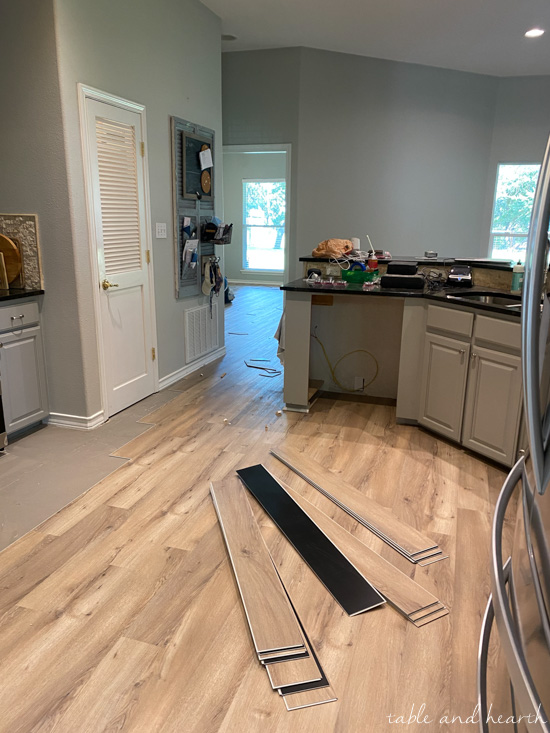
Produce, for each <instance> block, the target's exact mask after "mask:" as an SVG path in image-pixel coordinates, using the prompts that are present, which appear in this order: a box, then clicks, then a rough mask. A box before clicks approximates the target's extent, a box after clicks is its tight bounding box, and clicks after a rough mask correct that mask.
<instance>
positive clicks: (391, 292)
mask: <svg viewBox="0 0 550 733" xmlns="http://www.w3.org/2000/svg"><path fill="white" fill-rule="evenodd" d="M336 282H341V281H338V280H336ZM281 290H286V291H289V292H295V293H311V294H312V295H315V294H316V293H324V294H327V293H328V294H331V295H363V296H378V297H383V298H427V299H429V300H437V301H439V302H444V303H450V304H452V305H460V306H464V307H466V308H480V309H481V310H485V311H493V312H494V313H501V314H502V313H506V314H508V315H511V316H515V317H517V318H519V317H520V315H521V309H520V308H506V307H505V306H499V305H493V304H489V303H479V302H477V301H474V302H472V301H468V300H456V296H457V295H458V296H460V295H462V294H464V293H465V292H471V293H487V294H488V293H493V294H496V293H498V294H502V295H507V296H510V293H507V292H505V291H499V290H495V289H494V288H478V287H473V288H471V289H470V288H442V289H441V290H436V291H434V290H428V289H427V288H425V289H424V290H402V289H399V288H381V287H380V284H379V283H378V284H376V285H372V286H370V287H368V288H365V289H363V283H348V284H347V287H334V286H329V285H313V284H310V283H307V282H305V280H303V279H299V280H292V282H289V283H286V284H285V285H282V286H281ZM511 297H514V296H511ZM518 301H519V298H518Z"/></svg>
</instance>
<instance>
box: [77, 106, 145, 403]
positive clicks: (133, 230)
mask: <svg viewBox="0 0 550 733" xmlns="http://www.w3.org/2000/svg"><path fill="white" fill-rule="evenodd" d="M85 105H86V110H85V112H86V115H85V116H86V138H87V140H86V142H87V146H86V147H87V150H88V158H89V160H88V176H89V178H90V180H89V181H88V183H89V186H88V189H89V193H90V197H89V198H90V204H91V212H90V218H91V219H92V221H91V222H90V223H91V225H92V226H91V229H92V233H93V239H94V244H95V249H96V250H97V273H98V280H99V282H98V288H99V313H98V317H99V320H100V328H99V333H100V340H101V343H100V351H101V352H102V361H103V364H102V372H103V379H104V395H105V401H106V403H107V404H106V405H105V406H104V409H105V410H106V413H107V415H106V416H107V417H108V416H109V415H113V414H114V413H116V412H119V411H120V410H123V409H124V408H125V407H128V406H129V405H132V404H134V403H135V402H138V401H139V400H141V399H143V398H144V397H147V395H150V394H151V393H152V392H154V391H155V384H156V380H155V372H154V368H153V361H154V358H155V350H154V342H153V338H154V332H153V308H152V292H151V290H152V284H151V281H150V278H149V273H148V267H149V263H150V254H149V250H148V245H147V240H148V218H149V217H148V212H147V196H146V175H145V161H144V143H143V142H142V141H143V140H144V135H143V117H142V114H140V112H139V111H134V110H131V109H124V108H121V107H119V106H116V105H113V104H109V103H106V102H103V101H98V100H97V99H90V98H88V97H86V98H85Z"/></svg>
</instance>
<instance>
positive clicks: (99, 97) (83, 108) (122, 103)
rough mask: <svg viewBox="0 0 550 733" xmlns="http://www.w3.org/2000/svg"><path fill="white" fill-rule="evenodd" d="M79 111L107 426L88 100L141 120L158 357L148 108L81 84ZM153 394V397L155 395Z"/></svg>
mask: <svg viewBox="0 0 550 733" xmlns="http://www.w3.org/2000/svg"><path fill="white" fill-rule="evenodd" d="M77 87H78V109H79V113H80V141H81V145H82V162H83V166H84V190H85V199H86V216H87V223H88V252H89V256H90V264H91V270H92V282H93V287H92V292H93V301H94V315H95V330H96V343H97V354H98V359H99V377H100V389H101V409H102V411H103V421H104V422H105V421H106V420H107V419H108V418H109V417H110V415H109V411H108V404H109V402H108V399H107V375H106V369H105V350H104V346H103V326H102V321H101V302H100V299H99V298H100V291H99V288H100V285H99V267H98V262H97V246H96V235H97V232H96V227H95V216H94V199H93V191H92V186H91V185H90V182H91V180H92V157H91V151H90V147H89V144H88V136H87V129H88V109H87V105H86V102H87V100H88V99H91V100H94V101H96V102H104V103H105V104H109V105H111V106H113V107H119V108H120V109H125V110H128V111H130V112H135V113H136V114H138V115H139V116H140V120H141V132H142V136H143V142H144V143H145V146H144V147H145V151H144V156H143V189H144V198H145V212H144V215H145V231H144V237H145V248H146V249H148V250H149V252H150V253H151V254H150V258H151V262H150V263H149V265H148V267H147V277H148V280H149V306H150V309H149V310H150V312H149V317H150V319H151V346H153V347H154V348H155V350H156V353H157V355H158V345H157V319H156V314H155V287H154V285H155V283H154V270H153V247H152V231H151V201H150V193H149V164H148V145H147V126H146V116H145V106H144V105H142V104H139V103H138V102H132V101H130V100H129V99H123V98H122V97H116V96H115V95H113V94H109V93H108V92H103V91H101V90H100V89H95V88H94V87H90V86H88V85H86V84H82V83H80V82H79V83H78V84H77ZM152 369H153V381H154V392H158V391H159V372H158V358H157V359H155V360H154V361H153V362H152ZM154 392H153V393H154Z"/></svg>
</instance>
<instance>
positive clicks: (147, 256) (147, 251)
mask: <svg viewBox="0 0 550 733" xmlns="http://www.w3.org/2000/svg"><path fill="white" fill-rule="evenodd" d="M145 262H147V264H148V265H150V264H151V252H150V251H149V250H148V249H146V250H145Z"/></svg>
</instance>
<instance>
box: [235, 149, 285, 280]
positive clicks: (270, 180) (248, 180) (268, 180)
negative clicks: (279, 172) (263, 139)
mask: <svg viewBox="0 0 550 733" xmlns="http://www.w3.org/2000/svg"><path fill="white" fill-rule="evenodd" d="M264 152H269V151H264ZM271 152H275V151H271ZM245 183H284V184H285V223H284V226H283V229H284V238H285V248H284V251H283V267H282V268H281V269H280V270H258V269H257V268H256V269H248V268H247V267H245V265H246V256H245V252H246V230H247V228H248V227H251V226H256V227H258V228H260V227H263V228H264V229H273V228H274V227H273V226H268V225H267V224H247V223H246V216H245V211H244V184H245ZM242 184H243V242H242V252H241V254H242V269H241V272H255V273H258V272H266V273H272V274H278V275H280V274H284V273H285V272H286V266H285V263H286V258H287V221H288V214H287V211H288V209H287V206H288V191H287V185H288V184H287V181H286V179H285V178H243V179H242Z"/></svg>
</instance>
